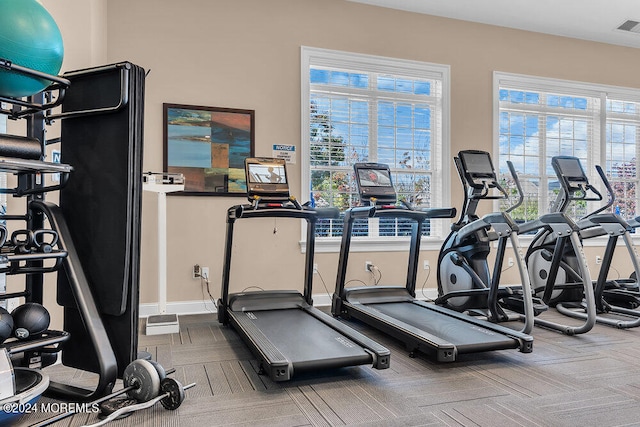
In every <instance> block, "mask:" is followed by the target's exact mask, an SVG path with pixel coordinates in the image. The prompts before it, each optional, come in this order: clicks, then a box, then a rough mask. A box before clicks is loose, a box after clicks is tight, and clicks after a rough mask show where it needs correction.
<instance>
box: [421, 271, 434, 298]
mask: <svg viewBox="0 0 640 427" xmlns="http://www.w3.org/2000/svg"><path fill="white" fill-rule="evenodd" d="M426 267H427V277H426V278H425V279H424V282H422V288H420V293H422V297H423V298H424V299H425V300H427V301H429V302H435V301H434V300H432V299H431V298H429V297H428V296H427V294H425V293H424V288H425V286H427V281H428V280H429V276H431V266H430V265H427V266H426Z"/></svg>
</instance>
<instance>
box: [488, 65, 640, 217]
mask: <svg viewBox="0 0 640 427" xmlns="http://www.w3.org/2000/svg"><path fill="white" fill-rule="evenodd" d="M494 90H495V93H494V100H495V106H496V108H495V112H496V114H495V117H496V118H497V120H496V124H495V133H496V138H495V140H497V142H498V155H499V158H498V162H497V165H496V167H498V165H499V168H500V175H501V179H502V180H503V182H505V184H506V185H507V187H510V189H509V191H510V193H511V194H514V196H515V194H516V190H515V188H514V186H513V182H512V181H511V177H510V174H509V170H508V169H507V165H506V161H507V160H511V161H512V162H513V163H514V166H515V168H516V170H517V172H518V176H519V178H520V180H521V183H522V187H523V190H524V193H525V201H524V203H523V204H522V206H520V207H519V208H518V209H516V210H514V211H513V212H512V215H513V216H514V218H515V219H517V220H527V221H528V220H532V219H534V218H537V217H538V216H539V215H541V214H543V213H546V212H549V208H550V207H551V206H552V204H553V203H554V201H555V199H556V196H557V194H558V192H559V184H558V180H557V178H556V176H555V173H554V171H553V168H552V167H551V158H552V157H553V156H557V155H569V156H575V157H578V158H579V159H580V161H581V163H582V166H583V168H584V169H585V172H586V173H587V176H588V177H589V181H590V182H591V183H592V184H594V185H595V186H596V187H597V188H598V189H599V191H601V192H602V194H603V196H604V197H605V200H604V202H606V197H607V195H606V189H605V188H604V186H603V185H602V184H601V180H600V178H599V177H598V175H597V172H596V169H595V166H596V165H600V166H601V167H602V168H603V170H604V172H605V174H606V175H607V177H608V179H609V181H610V183H611V185H612V187H613V189H614V192H615V204H614V205H613V207H612V210H613V211H614V212H616V213H619V214H621V215H622V216H623V217H625V218H627V219H630V218H635V217H636V216H637V215H638V214H639V213H638V212H637V211H636V205H637V199H638V195H636V188H637V186H638V176H637V174H636V169H637V168H636V165H637V162H638V144H637V142H638V141H639V140H640V139H639V136H640V90H635V89H627V88H620V87H612V86H602V85H595V84H587V83H579V82H570V81H562V80H552V79H543V78H535V77H528V76H521V75H514V74H505V73H495V75H494ZM513 202H514V200H510V201H507V202H505V203H503V206H502V207H503V208H505V207H507V206H508V205H510V204H511V203H513ZM604 202H602V203H604ZM602 203H598V202H594V204H593V206H589V205H587V203H574V204H573V210H572V212H569V213H570V214H571V215H572V216H573V217H574V218H580V217H582V216H584V215H586V214H587V213H588V212H591V211H592V210H594V209H595V208H597V207H599V206H602Z"/></svg>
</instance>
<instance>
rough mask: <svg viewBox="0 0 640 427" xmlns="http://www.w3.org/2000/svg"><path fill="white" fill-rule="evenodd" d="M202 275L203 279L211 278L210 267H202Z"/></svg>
mask: <svg viewBox="0 0 640 427" xmlns="http://www.w3.org/2000/svg"><path fill="white" fill-rule="evenodd" d="M200 275H201V276H202V278H203V279H205V280H209V279H210V277H209V267H201V272H200Z"/></svg>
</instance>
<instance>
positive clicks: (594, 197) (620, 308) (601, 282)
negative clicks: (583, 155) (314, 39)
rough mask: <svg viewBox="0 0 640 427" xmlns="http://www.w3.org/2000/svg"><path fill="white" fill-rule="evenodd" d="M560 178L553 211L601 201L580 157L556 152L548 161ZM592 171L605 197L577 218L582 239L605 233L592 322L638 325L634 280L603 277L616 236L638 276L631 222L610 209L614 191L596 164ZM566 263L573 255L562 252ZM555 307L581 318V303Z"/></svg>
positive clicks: (639, 268) (639, 297) (637, 294)
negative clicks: (605, 199) (594, 317)
mask: <svg viewBox="0 0 640 427" xmlns="http://www.w3.org/2000/svg"><path fill="white" fill-rule="evenodd" d="M551 164H552V165H553V168H554V171H555V173H556V175H557V177H558V181H559V182H560V192H559V193H558V196H557V198H556V201H555V202H554V205H553V206H552V209H553V210H555V211H557V212H566V211H567V210H568V209H569V208H570V206H571V205H572V204H575V203H577V202H581V201H582V202H584V201H602V200H604V197H603V196H602V194H601V193H600V192H599V191H598V190H597V189H596V188H595V187H594V186H593V185H591V184H590V183H589V179H588V178H587V175H586V173H585V171H584V169H583V167H582V164H581V162H580V159H578V158H577V157H572V156H557V157H554V158H553V159H552V161H551ZM595 168H596V171H597V173H598V175H599V176H600V179H601V181H602V183H603V184H604V186H605V188H606V190H607V195H608V201H607V202H606V203H605V204H604V205H603V206H601V207H599V208H597V209H596V210H594V211H592V212H590V213H588V214H587V215H586V216H584V217H583V218H581V219H580V220H579V221H578V226H579V227H580V237H581V238H582V240H583V241H584V240H586V239H593V238H597V237H601V236H607V245H606V247H605V252H604V255H603V257H602V264H601V265H600V273H599V274H598V278H597V280H596V281H595V282H594V295H595V304H596V312H597V314H598V315H597V317H596V322H597V323H601V324H603V325H608V326H613V327H616V328H620V329H628V328H635V327H637V326H640V311H638V310H635V309H634V308H636V307H638V305H639V304H640V292H639V290H638V283H637V281H636V280H634V279H614V280H609V279H608V278H607V276H608V273H609V272H610V270H611V263H612V261H613V257H614V254H615V249H616V246H617V243H618V241H619V239H620V238H622V241H623V242H624V246H625V248H626V249H627V253H628V255H629V260H630V261H631V265H632V266H633V270H634V274H632V277H640V261H639V260H638V255H637V251H636V250H635V247H634V245H633V240H632V238H631V232H632V231H633V226H632V225H631V224H630V223H629V222H627V221H626V220H625V219H624V218H622V217H621V216H620V215H617V214H614V213H613V212H611V211H610V208H611V206H613V204H614V202H615V199H614V192H613V189H612V188H611V184H610V183H609V180H608V179H607V176H606V175H605V173H604V171H603V170H602V168H601V167H600V166H599V165H596V167H595ZM565 256H566V257H567V260H566V263H567V264H568V265H571V262H572V259H573V257H574V256H575V255H574V254H573V253H571V252H569V253H565ZM556 308H557V310H558V311H559V312H561V313H563V314H565V315H568V316H571V317H575V318H579V319H583V318H585V317H586V315H587V314H586V313H585V307H584V306H583V305H580V306H577V305H576V304H565V303H559V304H558V305H557V306H556Z"/></svg>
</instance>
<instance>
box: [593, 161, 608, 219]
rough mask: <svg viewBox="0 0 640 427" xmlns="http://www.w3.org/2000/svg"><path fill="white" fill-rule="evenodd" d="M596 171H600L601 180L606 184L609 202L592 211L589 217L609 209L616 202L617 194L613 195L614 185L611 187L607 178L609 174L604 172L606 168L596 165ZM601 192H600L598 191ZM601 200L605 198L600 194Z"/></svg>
mask: <svg viewBox="0 0 640 427" xmlns="http://www.w3.org/2000/svg"><path fill="white" fill-rule="evenodd" d="M596 171H597V172H598V175H599V176H600V180H601V181H602V183H603V184H604V186H605V188H606V189H607V196H608V200H607V203H606V204H605V205H604V206H602V207H600V208H599V209H596V210H595V211H593V212H591V213H590V214H589V215H587V218H588V217H591V216H593V215H597V214H599V213H600V212H603V211H605V210H607V209H609V208H610V207H611V206H613V203H614V202H615V196H614V195H613V187H611V183H610V182H609V179H608V178H607V175H606V174H605V173H604V170H603V169H602V167H601V166H600V165H596ZM598 194H600V193H598ZM600 200H603V197H602V195H600Z"/></svg>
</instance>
